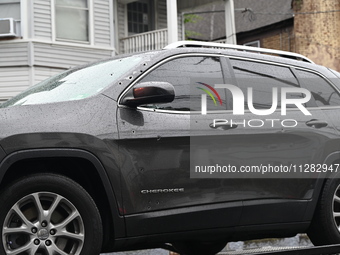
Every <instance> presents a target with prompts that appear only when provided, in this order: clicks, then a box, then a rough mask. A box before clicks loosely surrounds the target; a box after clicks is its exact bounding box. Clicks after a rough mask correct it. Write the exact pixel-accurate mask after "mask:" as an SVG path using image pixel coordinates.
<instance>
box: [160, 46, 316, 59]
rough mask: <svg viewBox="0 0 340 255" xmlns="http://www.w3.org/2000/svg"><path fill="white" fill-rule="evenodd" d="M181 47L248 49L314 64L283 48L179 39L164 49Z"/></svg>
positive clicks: (248, 50)
mask: <svg viewBox="0 0 340 255" xmlns="http://www.w3.org/2000/svg"><path fill="white" fill-rule="evenodd" d="M181 47H203V48H220V49H231V50H239V51H246V52H255V53H262V54H272V55H275V56H279V57H283V58H290V59H295V60H300V61H304V62H308V63H312V64H314V62H313V61H312V60H310V59H309V58H307V57H305V56H303V55H301V54H297V53H293V52H288V51H282V50H271V49H265V48H257V47H250V46H243V45H235V44H224V43H214V42H199V41H179V42H174V43H171V44H169V45H167V46H165V47H164V48H163V49H165V50H167V49H176V48H181Z"/></svg>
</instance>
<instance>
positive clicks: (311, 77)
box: [296, 70, 340, 106]
mask: <svg viewBox="0 0 340 255" xmlns="http://www.w3.org/2000/svg"><path fill="white" fill-rule="evenodd" d="M296 72H297V74H298V77H299V79H300V80H301V84H302V86H305V87H306V89H308V90H309V91H310V92H311V93H312V95H313V98H314V100H315V103H316V105H317V106H339V105H340V96H339V93H338V92H337V91H336V90H335V89H334V88H333V87H332V85H330V84H329V82H327V81H326V80H325V79H324V78H322V77H321V76H320V75H318V74H315V73H311V72H308V71H304V70H296Z"/></svg>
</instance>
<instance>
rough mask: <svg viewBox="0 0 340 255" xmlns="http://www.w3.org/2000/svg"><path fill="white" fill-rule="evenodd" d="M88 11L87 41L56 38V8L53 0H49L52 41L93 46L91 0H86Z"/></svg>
mask: <svg viewBox="0 0 340 255" xmlns="http://www.w3.org/2000/svg"><path fill="white" fill-rule="evenodd" d="M87 6H88V13H89V24H88V33H89V41H88V42H83V41H77V40H67V39H58V38H57V33H56V31H57V27H56V21H55V18H56V15H55V12H56V8H55V0H51V24H52V42H54V43H56V42H64V43H67V44H70V45H75V44H80V45H91V46H94V29H93V26H94V20H93V19H94V18H93V12H94V10H93V0H87Z"/></svg>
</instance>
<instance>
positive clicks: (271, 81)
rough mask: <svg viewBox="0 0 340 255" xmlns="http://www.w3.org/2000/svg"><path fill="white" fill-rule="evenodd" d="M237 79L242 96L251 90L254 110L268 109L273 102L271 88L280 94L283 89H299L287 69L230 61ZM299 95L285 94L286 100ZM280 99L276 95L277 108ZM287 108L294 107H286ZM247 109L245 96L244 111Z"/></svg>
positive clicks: (256, 63)
mask: <svg viewBox="0 0 340 255" xmlns="http://www.w3.org/2000/svg"><path fill="white" fill-rule="evenodd" d="M230 61H231V64H232V66H233V69H234V73H235V76H236V79H237V84H238V86H239V87H240V88H241V89H242V91H243V94H244V95H248V92H247V88H248V87H251V88H252V89H253V106H254V107H255V108H256V109H269V108H271V106H272V104H273V102H272V98H273V88H277V89H278V93H280V91H281V88H283V87H285V88H286V87H299V84H298V82H297V80H296V78H295V76H294V75H293V73H292V72H291V71H290V69H289V68H287V67H283V66H277V65H271V64H264V63H258V62H253V61H244V60H236V59H230ZM301 97H304V95H301V94H300V93H291V94H287V98H301ZM280 101H281V97H280V94H279V95H278V107H280V106H281V102H280ZM287 107H295V106H294V105H287ZM247 108H248V99H247V96H245V109H247Z"/></svg>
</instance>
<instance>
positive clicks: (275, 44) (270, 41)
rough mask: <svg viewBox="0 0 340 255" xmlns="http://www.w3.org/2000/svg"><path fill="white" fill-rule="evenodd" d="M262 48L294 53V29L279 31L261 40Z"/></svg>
mask: <svg viewBox="0 0 340 255" xmlns="http://www.w3.org/2000/svg"><path fill="white" fill-rule="evenodd" d="M260 41H261V47H262V48H268V49H275V50H285V51H294V36H293V28H285V29H279V30H277V31H275V33H273V34H271V35H270V34H269V35H266V36H264V37H262V38H261V40H260Z"/></svg>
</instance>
